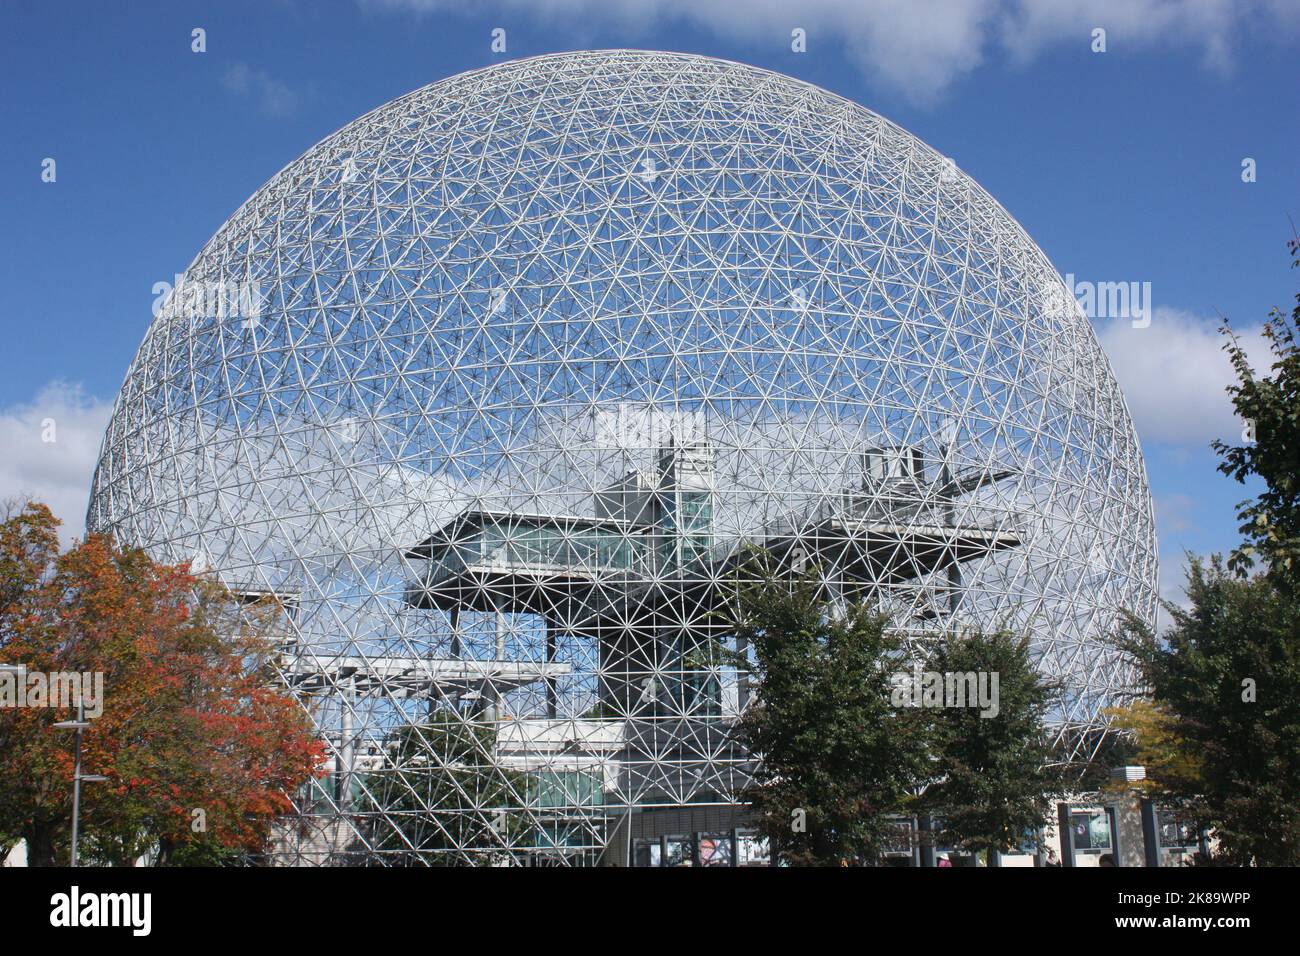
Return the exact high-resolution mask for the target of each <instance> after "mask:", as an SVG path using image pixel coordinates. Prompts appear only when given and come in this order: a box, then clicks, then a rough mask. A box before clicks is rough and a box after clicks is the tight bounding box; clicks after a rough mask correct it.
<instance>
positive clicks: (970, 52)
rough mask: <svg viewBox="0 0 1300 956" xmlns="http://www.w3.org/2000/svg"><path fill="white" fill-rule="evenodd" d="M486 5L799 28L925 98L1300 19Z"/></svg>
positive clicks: (575, 18)
mask: <svg viewBox="0 0 1300 956" xmlns="http://www.w3.org/2000/svg"><path fill="white" fill-rule="evenodd" d="M359 2H360V3H361V5H362V6H363V7H367V8H371V9H379V10H388V11H404V12H410V13H416V14H430V13H440V14H452V13H459V12H462V11H463V10H464V9H465V6H464V3H463V0H359ZM483 9H487V10H490V11H496V12H499V13H500V14H502V15H503V16H504V15H520V16H528V17H530V18H531V19H532V21H533V22H534V23H536V22H541V23H563V24H565V25H566V26H567V27H568V28H570V29H573V30H575V31H577V30H582V29H584V28H586V27H589V26H591V25H603V26H607V27H616V28H618V29H620V30H621V31H623V32H624V33H626V34H627V35H628V37H629V41H630V42H629V45H631V41H632V39H633V38H635V37H636V36H637V35H638V34H639V33H643V32H645V31H648V30H649V29H652V28H654V27H656V26H663V25H664V24H666V23H671V22H680V23H685V24H690V25H692V26H694V27H697V28H703V29H706V30H708V31H710V32H712V33H713V34H715V35H717V36H719V37H725V38H728V39H733V40H738V41H743V42H750V43H770V44H782V45H785V44H788V43H789V42H790V31H791V30H792V29H794V28H795V27H801V28H803V29H804V30H806V31H807V34H808V51H809V55H815V54H816V52H817V50H818V49H840V50H843V51H844V52H845V53H846V54H847V55H848V57H849V58H850V59H851V60H852V61H853V62H854V63H855V65H856V66H857V67H858V68H859V69H861V70H862V72H863V73H864V74H865V75H866V76H868V77H870V78H872V79H873V80H876V81H877V82H880V83H881V84H883V85H885V86H888V87H890V88H892V89H895V90H897V91H898V92H900V93H901V94H902V95H903V96H904V97H906V98H908V99H910V100H913V101H915V102H922V103H924V102H928V101H933V100H934V99H936V98H937V97H939V96H940V95H942V93H943V92H944V91H945V90H946V89H947V88H948V87H949V86H951V85H952V84H953V83H954V82H956V81H958V80H959V79H960V78H961V77H962V76H964V75H965V74H967V73H970V72H971V71H973V70H975V69H977V68H979V67H981V66H985V65H991V66H996V65H997V64H998V63H1008V64H1012V65H1022V64H1024V63H1027V62H1029V61H1031V60H1033V59H1035V58H1036V57H1038V56H1040V55H1041V54H1043V53H1044V52H1045V51H1046V50H1048V49H1055V48H1058V47H1061V46H1066V45H1074V46H1076V47H1077V48H1078V49H1080V50H1087V49H1088V48H1089V44H1090V42H1091V32H1092V30H1093V29H1094V28H1096V27H1102V28H1104V29H1105V30H1106V32H1107V49H1108V50H1110V51H1116V50H1126V49H1133V48H1151V47H1157V46H1169V47H1190V48H1192V49H1199V50H1200V51H1201V55H1202V58H1203V60H1204V61H1205V63H1206V64H1208V65H1209V66H1211V67H1212V68H1215V69H1219V70H1225V69H1228V68H1230V67H1231V64H1232V60H1233V47H1234V44H1235V43H1236V42H1237V41H1238V40H1239V39H1240V37H1241V36H1242V35H1243V34H1244V33H1246V32H1248V31H1250V30H1257V31H1260V32H1266V33H1273V32H1278V31H1285V32H1295V31H1297V30H1300V4H1296V3H1294V2H1293V0H802V2H800V3H791V2H789V0H712V2H707V3H701V2H699V0H489V2H485V3H483V4H479V5H476V7H475V10H476V12H477V11H480V10H483ZM504 25H505V26H507V27H508V26H509V24H504ZM484 42H485V43H486V42H487V41H486V39H485V40H484Z"/></svg>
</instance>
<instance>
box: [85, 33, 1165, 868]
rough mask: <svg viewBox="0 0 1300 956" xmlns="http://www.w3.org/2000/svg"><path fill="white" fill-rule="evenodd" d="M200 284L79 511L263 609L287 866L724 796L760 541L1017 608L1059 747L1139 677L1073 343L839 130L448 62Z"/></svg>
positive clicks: (704, 803)
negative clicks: (747, 582)
mask: <svg viewBox="0 0 1300 956" xmlns="http://www.w3.org/2000/svg"><path fill="white" fill-rule="evenodd" d="M223 283H226V284H230V283H236V284H238V288H239V289H240V290H242V291H243V292H245V293H251V294H248V295H246V296H245V298H244V299H243V300H242V301H243V304H244V309H243V311H242V312H241V311H238V310H228V311H225V312H221V313H220V314H215V313H216V311H217V310H214V308H212V302H211V300H208V301H207V302H206V303H204V305H202V306H200V307H199V308H197V309H192V308H190V307H189V304H190V303H192V301H193V300H192V299H187V297H186V295H185V294H182V292H181V291H178V292H177V293H176V294H175V295H173V296H172V297H171V298H170V299H169V300H168V301H167V302H166V303H164V305H163V308H162V310H161V312H160V314H159V315H158V317H157V318H156V319H155V321H154V322H153V324H152V326H151V327H150V329H149V331H148V333H147V334H146V336H145V339H144V343H143V344H142V346H141V348H140V350H139V353H138V355H137V356H136V359H135V361H134V362H133V364H132V366H131V369H130V372H129V374H128V376H127V378H126V382H125V384H124V386H123V388H122V392H121V394H120V396H119V398H118V400H117V405H116V409H115V412H114V414H113V418H112V421H111V423H110V425H109V427H108V431H107V435H106V438H105V442H104V447H103V452H102V456H101V460H100V462H99V467H98V470H97V472H96V476H95V481H94V489H93V493H92V499H91V506H90V513H89V519H88V521H89V527H90V528H91V529H92V530H100V531H111V532H112V533H114V534H115V535H116V536H117V537H118V538H119V539H121V540H122V541H125V542H129V543H132V544H137V545H141V546H144V547H145V548H147V549H148V550H149V551H150V552H151V553H152V554H153V555H154V556H156V557H158V558H160V559H165V560H171V561H182V560H192V561H196V562H198V564H199V566H200V567H205V568H210V569H211V570H213V571H214V572H215V573H217V574H219V575H220V576H221V578H222V579H223V580H224V581H225V582H226V583H228V584H229V585H231V586H232V587H233V588H235V589H236V590H238V591H241V592H244V593H247V594H249V595H259V594H263V593H271V594H274V595H278V596H279V597H280V598H281V600H282V603H283V605H284V608H285V610H284V623H283V630H284V635H283V636H284V639H285V653H284V655H283V657H282V658H281V669H282V674H283V677H284V679H285V680H286V681H287V682H289V683H290V684H291V685H292V686H294V687H295V688H296V689H297V690H299V691H300V692H301V693H302V694H303V696H304V701H305V702H306V703H307V704H308V705H309V706H311V707H312V708H313V711H314V713H315V714H316V719H317V720H318V722H319V724H320V726H321V728H322V733H323V734H324V736H325V737H326V739H327V740H328V741H329V744H330V747H331V754H332V761H333V770H334V773H333V775H332V777H331V779H330V781H329V782H328V784H327V785H322V786H321V787H320V788H318V789H317V790H315V791H313V792H312V793H311V794H306V795H304V796H303V797H302V800H301V804H302V806H301V809H302V811H303V814H304V821H306V822H311V823H314V824H316V825H317V827H316V830H315V831H313V833H312V834H310V835H309V836H307V837H304V838H303V842H302V843H301V847H302V848H303V852H304V853H305V854H307V855H309V856H310V855H312V854H316V855H315V856H314V857H312V858H320V854H322V853H325V852H333V853H340V854H342V853H353V854H356V856H354V857H351V858H353V859H362V858H373V857H378V858H380V859H392V860H399V859H400V860H411V859H418V860H421V861H424V862H431V861H432V862H437V861H442V860H448V861H465V860H473V859H481V858H482V857H483V855H484V854H489V855H500V854H503V853H510V854H512V856H513V858H514V859H523V858H524V857H525V856H527V855H528V854H538V855H541V856H544V857H546V858H548V859H567V860H593V859H596V858H598V857H599V856H600V854H601V852H602V851H603V849H604V848H605V847H606V845H607V844H609V843H610V841H611V839H614V838H615V835H616V834H618V833H620V832H622V833H626V832H627V831H626V830H623V831H620V830H619V827H620V826H623V824H624V823H627V825H628V826H629V827H631V828H632V830H633V832H634V833H636V832H640V831H637V830H636V827H637V826H639V825H641V824H640V823H638V822H637V821H640V820H641V819H642V814H639V813H629V810H628V808H629V807H632V808H638V807H646V806H650V805H655V806H658V807H661V808H665V810H664V811H660V812H666V810H667V809H670V808H673V807H679V808H680V807H686V806H690V807H693V808H695V809H694V810H692V811H691V812H696V813H705V811H706V810H709V809H710V808H712V809H713V810H716V811H717V812H718V813H723V812H724V811H725V809H726V807H727V805H728V803H729V799H730V798H729V796H728V795H729V794H730V793H731V792H732V791H733V790H734V788H735V787H736V786H737V785H738V784H739V783H740V782H742V781H743V776H742V775H743V771H744V764H745V759H746V758H745V755H744V754H741V753H739V752H737V751H736V749H735V747H734V746H733V745H731V744H730V743H729V742H728V741H727V733H726V731H727V727H728V726H729V723H730V721H731V719H732V718H733V717H734V714H735V713H736V711H737V709H738V708H740V707H743V706H744V704H745V702H746V700H747V697H748V694H747V688H746V687H745V684H744V681H743V680H742V679H741V678H739V677H738V676H737V675H736V674H735V673H734V671H732V670H730V669H729V668H725V667H711V666H708V665H707V664H704V663H701V662H700V660H699V659H698V658H697V657H696V656H694V654H693V650H692V649H693V648H695V647H696V645H697V644H698V643H699V641H700V638H701V636H702V635H703V634H704V633H705V632H706V631H707V630H708V628H709V627H710V626H711V625H708V624H706V623H704V622H705V620H706V616H707V614H708V611H709V609H710V608H711V607H712V606H714V605H715V604H716V603H717V602H718V601H720V600H724V599H725V584H720V583H719V582H723V581H725V579H726V571H727V569H728V567H729V561H730V560H731V558H732V556H733V555H734V554H735V552H736V549H737V548H738V547H739V546H740V545H741V544H743V543H747V542H748V543H759V544H763V545H765V546H767V547H768V548H770V549H771V550H772V552H773V553H774V554H775V555H777V557H778V558H779V559H780V560H781V561H783V562H785V563H786V565H788V566H793V565H795V564H799V563H807V561H808V559H809V558H811V559H813V561H814V562H815V564H816V566H818V567H821V568H823V569H829V570H828V571H827V574H828V576H829V577H830V578H831V579H832V583H834V584H836V585H837V586H839V587H842V588H843V589H844V590H845V591H846V592H847V593H848V594H849V595H850V596H853V597H862V598H866V599H868V600H874V601H878V602H879V603H880V604H881V605H882V606H883V607H885V608H886V609H887V610H889V612H890V613H891V614H892V615H893V616H894V619H895V620H896V621H897V623H898V626H900V627H906V628H911V629H916V630H918V631H922V630H942V629H944V628H959V627H970V626H985V627H993V626H997V625H999V624H1009V625H1011V626H1014V627H1018V628H1026V629H1029V630H1031V631H1032V632H1033V635H1034V641H1035V647H1036V649H1037V650H1038V652H1039V653H1040V655H1041V657H1040V665H1041V667H1042V668H1043V669H1044V670H1045V671H1046V672H1048V673H1050V674H1052V675H1053V676H1055V677H1059V678H1061V679H1062V680H1063V681H1064V682H1065V685H1066V689H1067V696H1066V700H1065V702H1064V704H1063V706H1062V709H1061V711H1060V713H1059V714H1057V715H1056V720H1057V725H1058V726H1059V728H1060V732H1061V735H1062V739H1063V740H1064V741H1065V742H1067V743H1068V744H1069V745H1070V746H1072V747H1075V748H1086V747H1090V746H1094V745H1095V743H1096V734H1095V733H1093V732H1094V731H1095V730H1096V729H1097V728H1098V726H1099V722H1098V717H1097V714H1098V711H1099V709H1100V708H1101V707H1102V706H1105V705H1106V704H1108V703H1109V702H1110V701H1111V699H1112V695H1113V692H1114V691H1115V690H1116V689H1117V688H1119V687H1120V686H1122V685H1124V684H1126V683H1127V682H1128V681H1129V680H1130V679H1131V673H1130V671H1129V670H1128V668H1127V666H1126V665H1125V664H1124V663H1123V662H1122V661H1120V660H1119V659H1118V657H1117V656H1116V655H1115V654H1114V653H1113V652H1111V651H1108V650H1106V649H1105V648H1104V647H1103V645H1101V644H1100V643H1099V640H1098V639H1099V637H1100V636H1101V635H1102V634H1104V633H1105V632H1106V631H1108V630H1109V629H1111V628H1112V627H1113V626H1114V624H1115V623H1116V621H1117V618H1118V615H1119V613H1120V611H1121V609H1125V608H1127V609H1129V610H1132V611H1134V612H1136V613H1138V614H1139V615H1142V616H1146V617H1148V618H1149V617H1151V616H1152V615H1153V613H1154V606H1155V594H1156V591H1155V578H1156V550H1155V542H1154V532H1153V526H1152V514H1151V504H1150V494H1149V491H1148V488H1147V483H1146V478H1145V473H1144V467H1143V462H1142V457H1141V452H1140V449H1139V446H1138V441H1137V438H1136V435H1135V433H1134V429H1133V426H1132V424H1131V422H1130V419H1129V416H1128V413H1127V411H1126V409H1125V406H1124V402H1123V399H1122V397H1121V395H1120V391H1119V388H1118V386H1117V385H1116V382H1115V380H1114V378H1113V376H1112V374H1111V372H1110V369H1109V365H1108V363H1107V361H1106V359H1105V357H1104V355H1103V354H1102V351H1101V349H1100V347H1099V345H1098V343H1097V340H1096V337H1095V336H1094V334H1093V332H1092V330H1091V328H1090V327H1089V325H1088V322H1087V320H1086V319H1085V318H1084V317H1083V316H1082V315H1081V314H1080V313H1079V312H1078V310H1077V309H1076V308H1075V305H1074V302H1073V300H1072V299H1071V297H1070V295H1069V293H1068V291H1067V290H1066V288H1065V286H1064V284H1063V283H1062V281H1061V279H1060V278H1059V276H1058V275H1057V273H1056V272H1055V270H1054V269H1053V267H1052V266H1051V264H1050V263H1049V262H1048V261H1047V259H1046V258H1045V257H1044V255H1043V254H1042V253H1041V252H1040V251H1039V250H1038V248H1037V247H1036V246H1035V245H1034V244H1033V242H1032V241H1031V240H1030V239H1029V238H1028V237H1027V236H1026V234H1025V233H1024V231H1023V230H1022V229H1021V228H1020V226H1019V225H1018V224H1017V223H1016V222H1015V221H1014V220H1013V219H1012V218H1011V217H1010V216H1009V215H1008V214H1007V213H1006V212H1005V211H1004V210H1003V209H1002V208H1001V207H1000V206H999V205H998V204H997V203H996V202H994V201H993V200H992V199H991V198H990V197H989V196H988V195H987V194H985V192H984V191H983V190H982V189H981V188H980V187H979V186H978V185H976V184H975V183H974V182H973V181H971V180H970V179H969V178H968V177H967V176H966V175H964V174H963V173H961V172H960V171H959V170H958V169H957V168H956V167H955V166H954V165H953V164H952V163H951V162H949V161H947V160H946V159H945V158H944V157H943V156H941V155H939V154H937V153H936V152H935V151H934V150H932V149H930V148H929V147H927V146H926V145H925V144H923V143H921V142H920V141H918V140H917V139H916V138H915V137H913V136H911V135H909V134H908V133H906V132H904V131H903V130H901V129H899V128H898V127H897V126H895V125H893V124H891V123H889V122H887V121H886V120H884V119H882V118H880V117H879V116H877V115H875V114H874V113H872V112H870V111H868V110H866V109H864V108H862V107H861V106H858V105H856V104H854V103H851V102H848V101H846V100H844V99H842V98H839V97H837V96H834V95H832V94H829V93H827V92H825V91H823V90H820V89H818V88H815V87H813V86H809V85H807V84H804V83H801V82H797V81H795V80H792V79H789V78H787V77H783V76H779V75H776V74H773V73H770V72H766V71H763V70H759V69H755V68H752V67H748V66H743V65H739V64H735V63H729V62H723V61H719V60H714V59H708V58H703V57H698V56H685V55H679V54H670V53H649V52H630V51H610V52H591V53H570V54H562V55H555V56H547V57H540V58H536V59H530V60H523V61H517V62H510V63H504V64H501V65H498V66H493V67H490V68H487V69H484V70H479V71H475V72H472V73H467V74H464V75H461V76H456V77H453V78H451V79H448V80H444V81H442V82H438V83H435V84H433V85H431V86H428V87H425V88H423V89H421V90H417V91H416V92H413V93H411V94H409V95H407V96H403V97H401V98H400V99H397V100H394V101H393V102H391V103H388V104H386V105H384V106H382V107H380V108H379V109H377V110H374V111H373V112H371V113H368V114H366V115H365V116H363V117H361V118H360V119H358V120H356V121H355V122H353V123H351V124H349V125H348V126H346V127H345V128H343V129H342V130H340V131H339V132H337V133H335V134H334V135H332V136H330V137H328V138H327V139H325V140H324V141H322V142H321V143H319V144H318V145H316V146H315V147H313V148H312V149H311V150H309V151H308V152H307V153H306V154H304V155H303V156H302V157H301V158H299V159H298V160H296V161H294V162H293V163H291V164H290V165H289V166H287V167H286V168H285V169H283V170H282V171H280V172H279V173H278V174H276V175H275V176H274V177H272V179H271V180H270V181H269V182H268V183H267V184H266V185H265V186H264V187H263V188H262V189H260V190H258V192H257V193H256V194H255V195H254V196H253V197H252V198H251V199H250V200H249V201H248V202H247V203H246V204H245V205H244V206H243V207H241V208H240V209H239V210H238V211H237V212H236V213H235V214H234V215H233V216H232V217H231V218H230V220H229V221H228V222H227V223H225V225H223V226H222V228H221V229H220V230H219V231H218V232H217V233H216V235H215V236H214V237H213V238H212V239H211V240H210V241H209V242H208V244H207V245H206V246H205V247H204V249H203V250H202V251H201V252H200V254H199V255H198V257H197V258H196V259H195V260H194V262H193V264H192V265H191V266H190V268H189V270H188V271H187V273H186V282H185V288H186V290H189V291H192V290H195V289H200V290H202V289H208V290H211V289H214V288H221V287H222V284H223ZM227 287H229V286H227ZM250 306H251V308H250ZM722 636H723V637H724V638H725V635H722ZM683 812H684V811H683ZM647 819H648V818H647ZM645 826H646V827H649V824H648V823H646V824H645ZM295 832H297V833H300V834H301V833H303V832H306V831H304V830H301V829H300V830H296V831H295ZM644 832H647V833H648V832H650V830H649V829H645V831H644ZM618 839H622V837H618ZM322 848H325V849H322ZM619 852H624V851H623V850H620V851H619Z"/></svg>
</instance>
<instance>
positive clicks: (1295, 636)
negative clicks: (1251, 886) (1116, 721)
mask: <svg viewBox="0 0 1300 956" xmlns="http://www.w3.org/2000/svg"><path fill="white" fill-rule="evenodd" d="M1186 590H1187V597H1188V600H1189V602H1190V608H1189V609H1183V608H1180V607H1177V606H1175V605H1172V604H1170V605H1166V608H1167V610H1168V612H1169V613H1170V615H1171V616H1172V618H1173V625H1172V627H1170V628H1169V629H1168V630H1167V631H1165V633H1164V634H1163V635H1161V636H1159V637H1157V635H1155V634H1154V633H1153V632H1152V631H1151V629H1150V628H1148V627H1147V626H1146V625H1144V624H1143V623H1141V622H1139V621H1136V620H1130V621H1129V622H1128V624H1127V625H1126V627H1125V630H1124V633H1123V635H1122V636H1121V637H1120V639H1119V644H1120V646H1121V647H1122V648H1123V649H1124V650H1126V651H1127V652H1128V653H1130V654H1132V655H1133V657H1134V659H1135V660H1136V661H1137V662H1138V664H1139V666H1140V668H1141V672H1142V677H1143V679H1144V682H1145V684H1146V685H1147V686H1148V687H1149V688H1150V689H1151V694H1152V697H1153V699H1154V701H1155V702H1156V703H1157V705H1158V706H1159V708H1160V710H1161V712H1162V713H1163V714H1165V715H1166V717H1165V719H1164V720H1163V721H1162V722H1161V726H1160V729H1159V732H1160V734H1163V735H1165V736H1167V737H1170V736H1171V737H1173V738H1176V739H1178V740H1180V741H1182V742H1183V743H1182V744H1181V746H1185V747H1187V748H1189V749H1190V750H1191V754H1192V756H1193V758H1194V760H1193V764H1192V772H1188V771H1187V770H1186V769H1177V768H1174V770H1173V772H1171V770H1170V768H1168V767H1165V768H1161V769H1160V773H1161V775H1162V777H1163V779H1162V781H1161V783H1162V786H1163V787H1164V788H1165V789H1166V790H1167V791H1168V792H1170V793H1171V794H1172V795H1173V796H1176V797H1177V798H1179V799H1180V800H1182V801H1184V802H1185V803H1186V804H1187V805H1188V806H1190V807H1191V808H1192V810H1193V812H1194V815H1195V817H1196V818H1197V822H1198V823H1199V824H1200V825H1201V826H1205V827H1211V828H1213V830H1214V831H1215V835H1216V836H1217V838H1218V840H1219V849H1218V851H1217V855H1219V856H1221V857H1222V859H1223V861H1224V862H1227V863H1231V864H1236V865H1252V864H1253V865H1261V866H1263V865H1273V866H1296V865H1300V693H1297V687H1300V606H1298V605H1297V602H1296V600H1295V596H1294V593H1293V591H1292V590H1291V589H1290V588H1284V587H1281V586H1279V578H1277V577H1276V576H1274V575H1271V574H1265V575H1256V576H1254V577H1251V578H1248V579H1241V578H1238V577H1236V576H1235V575H1233V574H1232V573H1230V572H1229V571H1228V570H1227V569H1226V568H1225V566H1224V564H1223V562H1222V561H1221V560H1220V559H1218V558H1214V559H1211V561H1210V562H1209V563H1208V564H1203V563H1202V562H1200V561H1198V560H1195V559H1193V560H1192V561H1191V562H1190V567H1189V569H1188V574H1187V588H1186Z"/></svg>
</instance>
